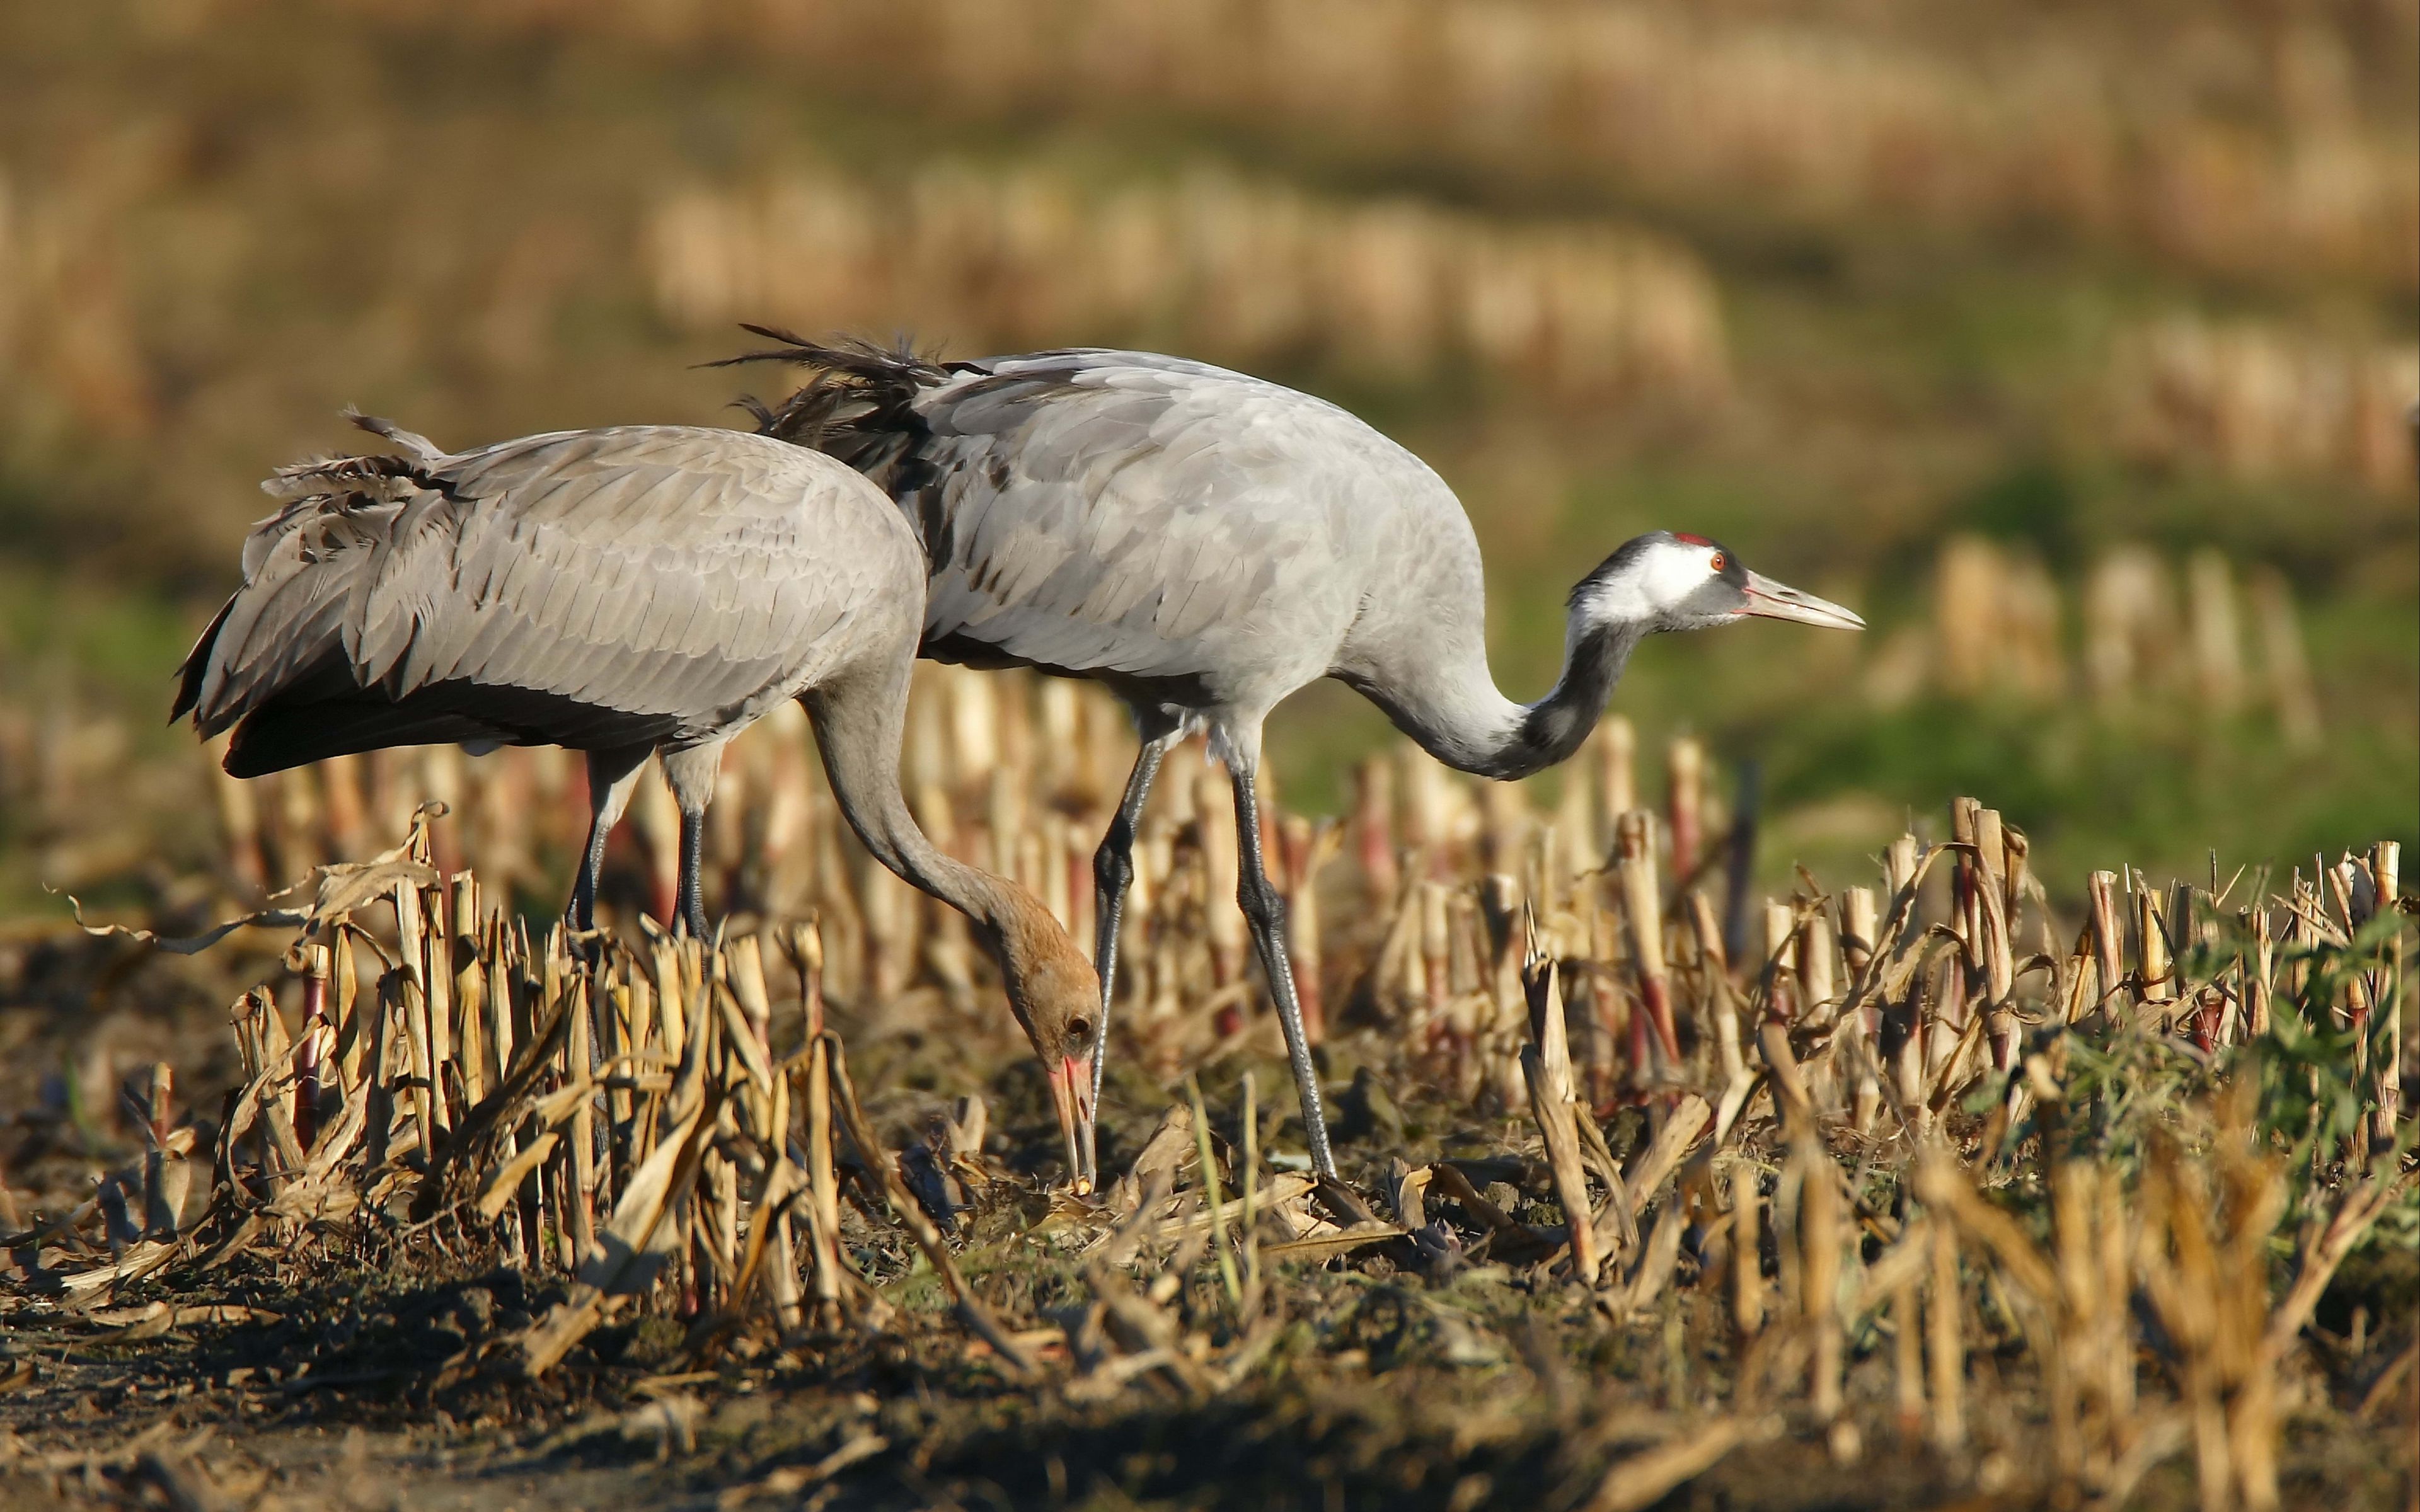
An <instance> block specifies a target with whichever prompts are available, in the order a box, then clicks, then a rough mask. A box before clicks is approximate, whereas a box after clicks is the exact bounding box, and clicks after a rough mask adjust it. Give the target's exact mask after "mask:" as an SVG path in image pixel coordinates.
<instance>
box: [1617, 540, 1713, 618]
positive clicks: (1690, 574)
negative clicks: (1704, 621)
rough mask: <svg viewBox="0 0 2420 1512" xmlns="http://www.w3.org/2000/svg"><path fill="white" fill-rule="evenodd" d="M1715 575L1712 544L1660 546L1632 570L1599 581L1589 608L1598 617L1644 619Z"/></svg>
mask: <svg viewBox="0 0 2420 1512" xmlns="http://www.w3.org/2000/svg"><path fill="white" fill-rule="evenodd" d="M1714 576H1715V573H1714V551H1713V550H1712V549H1711V548H1706V547H1696V546H1663V547H1658V548H1655V549H1654V550H1652V551H1651V552H1649V553H1648V556H1647V560H1646V561H1644V562H1641V563H1639V564H1638V565H1637V566H1636V567H1634V568H1632V569H1631V570H1630V571H1629V572H1627V573H1624V574H1623V575H1622V576H1621V577H1620V578H1617V579H1614V580H1612V581H1611V582H1607V583H1603V584H1600V585H1599V586H1598V587H1597V589H1596V591H1595V592H1594V593H1592V594H1590V595H1589V598H1588V601H1587V604H1586V608H1587V609H1589V611H1590V613H1591V615H1592V616H1593V617H1595V618H1598V619H1605V620H1621V621H1637V620H1644V619H1647V618H1650V617H1651V616H1653V615H1655V614H1659V613H1661V612H1663V611H1664V610H1666V609H1670V608H1672V607H1673V606H1674V605H1676V604H1678V603H1680V602H1681V601H1682V600H1683V599H1684V598H1687V597H1688V596H1689V595H1690V594H1694V593H1696V592H1697V591H1698V590H1699V589H1700V588H1703V587H1704V586H1705V585H1706V583H1707V581H1708V580H1709V579H1712V578H1714Z"/></svg>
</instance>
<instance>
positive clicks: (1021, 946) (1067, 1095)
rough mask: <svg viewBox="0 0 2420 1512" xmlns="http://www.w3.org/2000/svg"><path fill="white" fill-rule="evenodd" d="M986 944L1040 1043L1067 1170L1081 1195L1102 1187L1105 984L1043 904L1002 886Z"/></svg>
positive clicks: (1022, 1020)
mask: <svg viewBox="0 0 2420 1512" xmlns="http://www.w3.org/2000/svg"><path fill="white" fill-rule="evenodd" d="M1000 892H1001V897H1000V907H999V908H998V909H997V910H995V911H994V914H993V918H992V923H991V926H990V927H989V928H988V929H986V930H985V933H986V934H988V935H989V936H990V939H989V940H988V941H987V942H986V943H988V944H989V945H990V946H991V947H992V949H993V953H994V954H995V955H996V956H997V957H998V959H999V961H1000V968H1001V980H1002V981H1003V982H1004V983H1005V984H1006V986H1007V989H1008V1007H1009V1011H1011V1012H1013V1013H1015V1014H1016V1022H1017V1024H1018V1025H1019V1026H1021V1027H1022V1028H1023V1029H1024V1030H1025V1037H1026V1039H1027V1040H1028V1041H1032V1045H1033V1053H1034V1054H1035V1055H1036V1056H1038V1057H1041V1059H1042V1071H1043V1074H1044V1075H1045V1076H1046V1077H1047V1079H1048V1082H1049V1087H1050V1102H1051V1103H1052V1105H1053V1107H1054V1108H1055V1109H1056V1111H1057V1112H1058V1115H1059V1132H1060V1134H1061V1135H1062V1136H1063V1137H1064V1138H1065V1140H1066V1142H1067V1169H1068V1172H1069V1174H1070V1176H1071V1177H1072V1178H1073V1180H1074V1183H1075V1188H1076V1191H1077V1192H1078V1194H1082V1193H1088V1192H1090V1191H1092V1190H1093V1187H1094V1184H1095V1180H1096V1175H1097V1173H1096V1170H1095V1167H1094V1134H1093V1030H1094V1025H1095V1023H1096V1022H1097V1020H1098V1016H1099V1014H1100V1011H1101V979H1100V977H1099V975H1098V974H1097V973H1095V972H1094V969H1093V964H1092V963H1091V962H1090V961H1087V960H1086V959H1084V953H1083V952H1082V951H1081V950H1078V949H1076V942H1075V941H1074V940H1072V939H1070V938H1068V936H1067V932H1066V931H1065V930H1064V929H1063V928H1061V927H1060V924H1059V921H1058V920H1057V919H1056V918H1052V917H1051V916H1050V910H1048V909H1047V908H1045V907H1044V906H1043V905H1042V902H1041V900H1040V899H1037V898H1035V897H1034V896H1033V895H1032V893H1030V892H1028V891H1026V890H1025V889H1024V888H1023V887H1017V886H1016V884H1014V883H1005V882H1004V883H1002V884H1001V888H1000Z"/></svg>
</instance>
